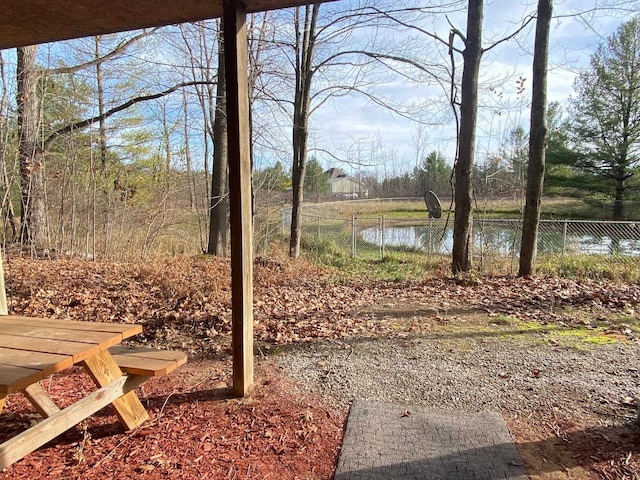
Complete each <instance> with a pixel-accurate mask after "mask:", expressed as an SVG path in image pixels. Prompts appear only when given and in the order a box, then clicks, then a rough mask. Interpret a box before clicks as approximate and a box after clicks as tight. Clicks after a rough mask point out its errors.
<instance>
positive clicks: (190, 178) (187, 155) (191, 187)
mask: <svg viewBox="0 0 640 480" xmlns="http://www.w3.org/2000/svg"><path fill="white" fill-rule="evenodd" d="M182 108H183V109H184V161H185V169H186V173H187V189H188V191H189V210H191V211H192V212H193V211H195V210H197V208H196V180H195V175H194V174H193V168H192V165H191V164H192V161H191V144H190V142H189V108H188V107H187V94H186V92H185V91H184V90H183V91H182ZM199 218H200V217H199V216H198V223H200V220H199Z"/></svg>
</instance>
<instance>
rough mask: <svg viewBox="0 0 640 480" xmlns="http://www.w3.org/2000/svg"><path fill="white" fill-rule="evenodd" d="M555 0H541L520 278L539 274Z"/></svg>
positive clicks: (534, 60) (534, 54) (535, 52)
mask: <svg viewBox="0 0 640 480" xmlns="http://www.w3.org/2000/svg"><path fill="white" fill-rule="evenodd" d="M552 3H553V0H538V19H537V21H536V39H535V47H534V52H533V90H532V97H531V127H530V131H531V133H530V136H529V166H528V168H527V194H526V203H525V206H524V215H523V219H522V243H521V247H520V268H519V271H518V275H519V276H524V275H533V274H534V273H535V265H536V255H537V244H538V224H539V222H540V203H541V197H542V187H543V183H544V170H545V140H546V137H547V119H546V117H547V63H548V58H549V28H550V25H551V13H552V8H553V6H552Z"/></svg>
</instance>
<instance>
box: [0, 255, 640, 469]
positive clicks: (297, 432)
mask: <svg viewBox="0 0 640 480" xmlns="http://www.w3.org/2000/svg"><path fill="white" fill-rule="evenodd" d="M5 269H6V272H5V276H6V280H7V288H8V293H9V303H10V309H11V312H12V313H14V314H20V315H30V316H49V317H57V318H71V319H82V320H87V319H91V320H95V321H104V322H128V323H141V324H143V325H144V334H143V335H141V336H139V337H138V338H137V339H136V341H138V342H144V343H147V344H150V345H156V346H162V347H165V348H180V349H184V350H185V351H187V352H188V353H189V355H190V362H189V364H188V365H187V366H185V367H183V368H181V369H180V370H179V371H178V372H176V373H175V374H174V375H171V376H170V377H165V378H162V379H159V380H158V381H154V382H147V384H145V387H144V388H145V389H146V390H145V391H143V392H142V393H141V396H142V397H143V398H145V402H147V404H148V405H149V408H150V410H151V412H152V422H151V424H149V427H148V428H143V429H141V430H138V431H135V432H130V433H124V432H122V431H121V429H120V427H119V425H118V424H117V422H116V421H115V417H113V416H112V415H111V414H110V413H109V412H106V413H104V414H100V415H96V416H94V418H92V419H91V420H90V421H89V422H88V423H87V424H86V425H83V426H79V427H76V428H75V429H72V430H71V431H70V432H68V433H67V434H65V435H63V436H61V437H59V438H58V439H56V440H55V441H54V442H52V444H51V445H50V446H49V448H45V449H42V450H40V451H38V452H36V453H34V454H32V455H30V456H28V457H27V458H26V459H24V460H23V461H21V462H19V463H18V464H16V465H15V466H13V467H11V468H10V469H9V470H7V471H6V472H4V473H2V474H0V478H39V477H44V476H48V477H50V478H89V477H94V476H96V475H98V476H100V478H110V477H111V478H133V477H135V476H138V475H141V474H144V475H145V476H146V478H176V475H178V476H182V478H237V479H241V478H282V479H287V478H291V479H294V478H300V479H303V478H304V479H321V478H331V475H332V472H333V466H334V462H335V460H336V458H337V452H338V450H339V446H340V442H341V436H342V428H343V423H344V419H345V412H344V411H342V410H340V409H336V408H335V407H329V406H328V405H329V404H327V403H324V401H323V400H322V399H321V398H319V397H318V398H315V397H314V398H311V397H309V396H307V395H305V394H302V393H300V392H299V391H298V390H297V389H296V387H295V385H294V384H293V383H291V382H289V381H288V380H286V378H282V374H281V372H279V371H278V370H277V369H276V367H274V366H272V365H270V364H269V362H259V368H258V373H257V389H256V394H255V396H254V397H253V398H251V399H249V400H232V399H229V398H228V397H227V396H226V395H227V387H228V386H229V374H230V365H229V361H228V353H229V351H230V342H229V333H230V327H231V312H230V304H231V300H230V282H229V278H230V271H229V263H228V261H226V260H221V259H216V258H175V259H169V260H165V261H155V262H151V263H143V262H139V263H112V262H85V261H80V260H73V259H56V260H34V259H24V258H18V257H14V258H10V259H9V261H8V262H7V263H6V265H5ZM254 279H255V293H254V297H255V308H254V316H255V336H256V339H257V348H258V350H257V352H258V355H259V352H260V351H262V349H272V348H273V349H276V348H278V346H279V345H286V344H292V343H304V342H308V341H317V340H323V339H343V338H348V337H354V336H356V337H357V336H366V337H386V338H393V337H407V336H411V335H419V334H421V332H423V331H425V330H426V329H428V328H429V326H428V324H426V323H424V322H422V321H414V320H413V319H414V318H424V317H428V318H429V320H430V321H432V322H443V323H448V324H455V322H456V320H457V319H461V320H463V319H464V318H465V315H468V314H469V312H472V313H477V312H486V313H488V314H489V315H490V316H491V317H492V318H495V319H496V321H497V322H499V321H510V319H516V320H518V321H520V322H527V324H529V323H532V324H540V325H553V326H557V327H558V328H571V327H576V326H577V327H580V328H582V329H586V330H592V331H594V332H598V333H599V334H600V335H601V336H605V337H611V338H614V339H616V340H621V341H628V342H634V343H637V341H638V336H639V333H638V332H639V331H640V328H639V325H640V324H639V322H638V319H637V318H638V315H636V311H637V309H638V308H639V307H638V303H639V302H640V287H639V286H638V285H634V284H627V283H613V282H606V281H590V280H570V279H562V278H556V277H534V278H529V279H514V278H510V277H499V278H484V279H482V280H480V281H479V282H476V283H471V284H464V283H460V282H457V281H455V280H453V279H433V278H429V279H425V280H422V281H410V282H398V283H393V282H389V283H384V282H378V283H368V282H366V281H364V280H362V281H355V282H354V281H352V282H348V283H345V282H340V281H337V280H336V277H335V276H333V275H332V274H331V273H330V272H327V271H324V270H322V269H320V268H318V267H314V266H312V265H310V264H308V263H306V262H304V261H299V262H289V261H287V260H286V259H278V258H258V259H256V261H255V263H254ZM390 307H392V308H390ZM390 310H392V314H390V313H389V312H390ZM417 314H420V315H417ZM399 319H402V321H399ZM505 319H506V320H505ZM259 358H260V355H259ZM74 375H75V376H77V375H80V373H79V372H77V371H76V372H72V373H70V374H69V375H61V376H56V377H54V378H53V379H52V380H51V381H50V384H49V385H48V386H47V388H50V389H53V390H54V394H55V390H56V389H57V390H58V392H59V397H60V399H61V401H64V399H65V398H69V397H70V395H73V394H75V395H80V394H82V391H79V390H70V389H71V388H72V387H70V385H72V384H73V383H72V381H73V380H75V379H76V377H74ZM83 381H84V382H85V383H86V379H84V380H83ZM74 388H77V387H74ZM54 396H55V395H54ZM634 401H635V400H634ZM12 412H13V413H12ZM32 419H33V416H32V414H31V413H30V411H29V406H28V404H27V403H26V402H24V401H23V400H22V399H21V397H20V396H19V395H13V396H10V398H9V401H8V402H7V408H6V409H5V412H3V414H2V415H1V416H0V424H1V425H2V429H1V431H2V433H3V435H4V436H5V438H6V436H8V435H11V434H12V433H13V432H14V431H16V430H18V429H19V428H21V427H24V425H26V424H28V423H29V422H30V421H31V420H32ZM83 427H86V428H83ZM512 427H513V428H514V429H516V430H517V431H518V432H519V433H518V435H524V434H528V435H531V436H535V435H536V432H535V431H531V432H528V430H527V429H528V428H530V427H531V426H530V424H527V423H526V422H525V423H524V424H523V425H512ZM538 433H539V432H538ZM544 433H545V434H546V432H544ZM541 435H542V434H541ZM585 442H586V441H585ZM585 445H586V443H585ZM585 445H582V444H581V448H582V450H584V449H585V448H587V447H586V446H585ZM561 447H562V446H560V447H559V448H560V450H559V451H560V452H561V453H562V452H564V453H565V454H567V453H566V451H565V450H562V449H561ZM569 454H570V452H569ZM596 454H597V452H595V453H594V455H596ZM560 457H561V455H560ZM531 458H536V455H535V453H534V454H533V455H532V457H531ZM585 458H587V459H588V458H589V456H588V455H586V456H585ZM639 466H640V462H638V460H636V454H635V453H633V454H632V455H631V456H630V457H629V458H628V459H625V458H623V459H621V461H620V462H617V463H616V464H615V465H614V464H611V465H609V466H607V465H600V464H594V465H589V464H588V462H587V464H585V465H583V467H584V471H585V472H586V473H584V476H583V477H581V478H637V475H636V477H633V476H632V474H633V472H637V468H638V467H639ZM607 469H608V470H607ZM589 472H590V473H589ZM598 472H599V473H598ZM603 472H604V473H603ZM606 472H612V473H606ZM616 472H632V473H631V474H628V476H616V475H617V473H616ZM605 474H606V475H605ZM607 475H608V476H607ZM625 475H627V474H626V473H625ZM540 478H542V477H540ZM545 478H546V477H545Z"/></svg>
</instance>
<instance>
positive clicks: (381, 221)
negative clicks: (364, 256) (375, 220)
mask: <svg viewBox="0 0 640 480" xmlns="http://www.w3.org/2000/svg"><path fill="white" fill-rule="evenodd" d="M380 260H384V214H383V215H382V216H381V217H380Z"/></svg>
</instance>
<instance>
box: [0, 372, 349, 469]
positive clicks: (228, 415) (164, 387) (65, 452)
mask: <svg viewBox="0 0 640 480" xmlns="http://www.w3.org/2000/svg"><path fill="white" fill-rule="evenodd" d="M230 371H231V367H230V365H227V364H223V363H221V362H219V361H198V362H190V363H188V364H187V365H185V366H183V367H181V368H180V369H179V370H178V371H176V372H173V373H172V374H171V375H169V376H167V377H160V378H153V379H150V380H149V381H148V382H146V383H145V384H144V385H143V387H141V388H140V389H139V395H140V397H141V399H142V402H143V404H144V405H145V407H146V408H147V409H148V411H149V412H150V415H151V419H150V420H149V421H148V422H146V423H145V424H144V425H142V426H141V427H139V428H137V429H135V430H133V431H130V432H125V431H124V430H123V427H121V425H120V424H119V423H118V421H117V419H116V417H115V415H114V414H113V412H112V411H111V410H110V409H109V408H107V409H104V410H102V411H101V412H99V413H98V414H96V415H94V416H92V417H91V418H90V419H89V420H87V421H85V422H84V423H83V424H81V425H78V426H76V427H74V428H72V429H71V430H69V431H68V432H66V433H65V434H63V435H61V436H59V437H58V438H56V439H55V440H53V441H52V442H50V443H49V444H48V445H46V446H45V447H43V448H41V449H39V450H37V451H36V452H34V453H32V454H30V455H27V456H26V457H25V458H24V459H23V460H21V461H19V462H17V463H15V464H14V465H12V466H10V467H9V468H7V469H6V470H5V471H4V472H2V473H0V478H3V479H18V478H28V479H34V478H48V479H62V478H73V479H89V478H92V479H93V478H100V479H111V478H113V479H125V478H148V479H156V478H181V479H185V480H188V479H207V478H208V479H238V480H239V479H248V478H256V479H257V478H259V479H269V478H271V479H282V480H289V479H291V480H293V479H304V480H315V479H330V478H332V476H333V473H334V468H335V463H336V460H337V456H338V452H339V448H340V445H341V442H342V436H343V425H344V421H345V415H346V412H337V411H336V410H335V408H329V407H327V406H326V405H325V404H324V402H323V401H322V400H321V399H320V398H316V397H312V396H309V395H307V394H304V393H301V392H299V391H297V390H296V387H295V385H293V384H292V383H291V382H289V381H288V380H287V379H286V378H285V377H284V376H283V375H282V374H281V372H280V371H279V370H278V369H277V368H276V367H274V366H272V365H268V364H261V365H259V366H258V367H257V369H256V387H255V391H254V393H253V395H252V396H251V397H249V398H244V399H234V398H231V397H230V391H229V388H228V385H229V384H230V379H229V374H228V372H230ZM43 387H44V388H45V389H47V390H48V391H49V392H50V395H51V397H52V398H54V399H55V400H56V401H57V403H58V405H59V406H61V407H62V406H65V405H66V404H68V403H69V402H70V401H72V400H73V399H75V398H77V397H79V396H83V395H85V394H86V393H87V392H89V391H91V389H92V383H91V380H90V379H89V378H88V377H87V376H86V375H85V374H84V373H83V371H82V370H81V369H80V368H75V369H71V370H69V371H68V373H66V372H65V373H63V374H58V375H56V376H54V377H52V378H51V379H49V380H47V381H45V382H43ZM37 418H38V416H37V414H35V413H34V411H33V409H32V407H31V406H30V404H29V403H28V402H27V401H26V400H25V399H24V398H23V397H22V396H21V395H20V394H14V395H10V396H9V398H8V400H7V404H6V406H5V409H4V411H3V413H2V415H0V432H1V433H0V441H4V440H5V439H7V438H9V437H11V436H13V435H14V434H15V433H17V432H19V431H21V430H23V429H24V428H25V427H26V426H28V425H29V424H30V422H32V421H35V420H36V419H37Z"/></svg>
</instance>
